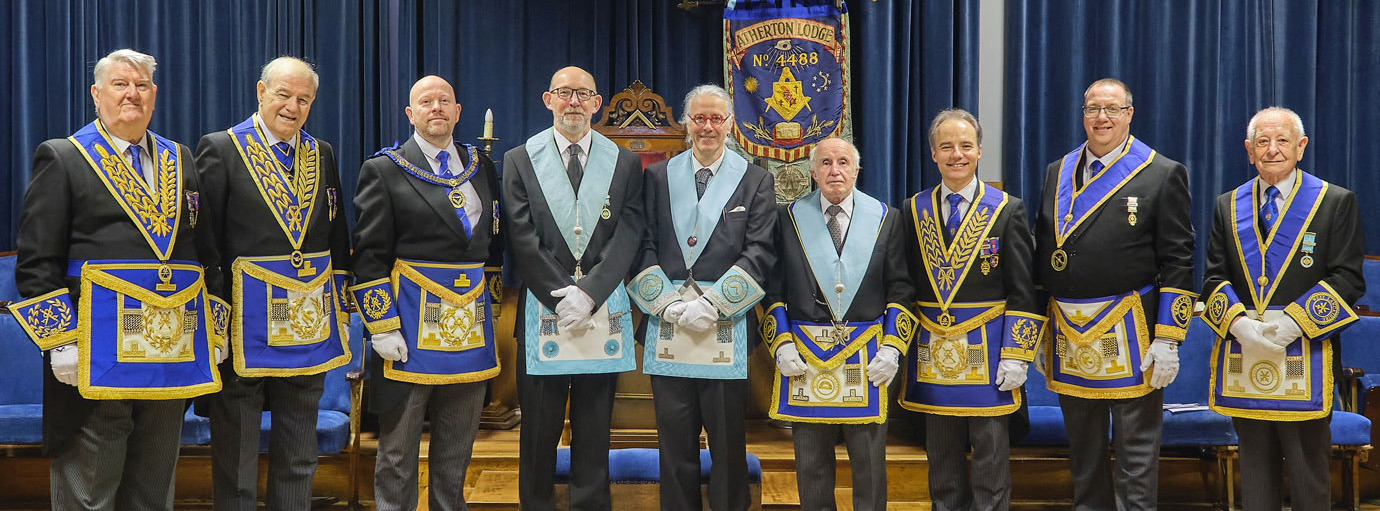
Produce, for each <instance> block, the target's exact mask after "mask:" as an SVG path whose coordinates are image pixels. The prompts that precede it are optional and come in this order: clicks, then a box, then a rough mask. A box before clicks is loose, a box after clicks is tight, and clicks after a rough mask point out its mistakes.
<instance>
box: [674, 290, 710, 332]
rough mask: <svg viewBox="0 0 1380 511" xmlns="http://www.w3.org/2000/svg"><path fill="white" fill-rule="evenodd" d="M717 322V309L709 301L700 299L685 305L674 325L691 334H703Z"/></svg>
mask: <svg viewBox="0 0 1380 511" xmlns="http://www.w3.org/2000/svg"><path fill="white" fill-rule="evenodd" d="M718 322H719V309H717V308H715V307H714V304H712V303H709V300H708V299H707V298H704V297H700V299H698V300H691V301H690V303H687V304H685V313H684V314H682V315H681V316H680V319H678V320H676V324H677V325H679V326H680V327H681V328H684V329H687V330H690V331H692V332H703V331H705V330H709V329H710V328H713V327H714V325H715V324H717V323H718Z"/></svg>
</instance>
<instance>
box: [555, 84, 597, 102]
mask: <svg viewBox="0 0 1380 511" xmlns="http://www.w3.org/2000/svg"><path fill="white" fill-rule="evenodd" d="M546 92H550V93H552V94H555V95H556V97H558V98H561V99H570V95H571V94H574V95H575V97H577V98H580V101H589V98H592V97H594V96H598V95H599V93H598V92H594V91H592V90H589V89H572V88H570V87H560V88H557V89H551V90H549V91H546Z"/></svg>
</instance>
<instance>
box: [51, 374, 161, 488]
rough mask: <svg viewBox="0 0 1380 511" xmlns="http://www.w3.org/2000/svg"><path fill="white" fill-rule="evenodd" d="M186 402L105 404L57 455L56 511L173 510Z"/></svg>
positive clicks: (53, 480) (53, 484)
mask: <svg viewBox="0 0 1380 511" xmlns="http://www.w3.org/2000/svg"><path fill="white" fill-rule="evenodd" d="M186 409H187V402H186V400H183V399H173V400H158V401H148V400H134V399H122V400H114V401H99V402H97V404H96V406H95V408H94V409H93V410H92V411H91V415H89V416H87V419H86V423H85V424H83V425H82V426H81V429H80V430H79V431H78V432H77V434H76V435H74V436H73V437H72V438H70V439H69V440H68V441H67V442H66V443H65V444H63V445H62V446H61V447H60V448H59V449H57V450H56V451H55V452H53V453H52V455H51V464H50V466H49V471H48V475H49V479H50V483H49V488H48V489H49V493H50V494H51V498H52V505H53V509H54V511H78V510H80V511H95V510H100V511H113V510H124V509H140V510H145V509H149V510H156V509H163V510H168V511H171V510H172V508H173V478H174V475H175V473H176V471H177V452H178V447H179V446H180V445H181V439H182V414H183V411H184V410H186Z"/></svg>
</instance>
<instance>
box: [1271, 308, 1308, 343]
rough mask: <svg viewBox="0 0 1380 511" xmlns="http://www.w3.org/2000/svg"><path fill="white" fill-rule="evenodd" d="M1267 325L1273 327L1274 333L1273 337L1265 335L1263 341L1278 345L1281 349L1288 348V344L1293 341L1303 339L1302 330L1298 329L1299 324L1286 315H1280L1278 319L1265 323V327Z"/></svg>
mask: <svg viewBox="0 0 1380 511" xmlns="http://www.w3.org/2000/svg"><path fill="white" fill-rule="evenodd" d="M1269 325H1275V333H1274V334H1273V335H1266V336H1265V339H1266V340H1268V341H1270V342H1272V343H1275V344H1277V345H1279V347H1281V348H1284V347H1288V346H1289V345H1290V344H1293V342H1294V341H1296V340H1298V339H1299V338H1300V337H1303V329H1302V328H1299V323H1298V322H1297V321H1294V318H1292V317H1289V315H1288V314H1281V315H1280V316H1279V317H1278V318H1275V320H1274V321H1271V322H1269V323H1266V326H1269Z"/></svg>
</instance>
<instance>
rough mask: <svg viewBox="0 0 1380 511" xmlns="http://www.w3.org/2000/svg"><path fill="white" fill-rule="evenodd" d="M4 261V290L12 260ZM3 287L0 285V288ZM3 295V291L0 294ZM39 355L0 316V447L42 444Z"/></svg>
mask: <svg viewBox="0 0 1380 511" xmlns="http://www.w3.org/2000/svg"><path fill="white" fill-rule="evenodd" d="M6 261H8V263H9V265H10V270H9V272H8V273H7V274H3V273H0V275H6V276H7V277H6V278H8V279H9V284H8V287H9V288H10V289H11V290H12V289H13V288H14V281H13V275H14V257H13V256H10V257H4V258H0V264H3V263H4V262H6ZM2 287H3V286H0V288H2ZM0 294H3V292H0ZM45 370H46V368H45V366H44V363H43V354H42V353H41V352H39V351H38V346H35V345H34V343H33V341H30V340H29V336H28V334H25V333H24V329H23V328H20V327H19V323H18V322H16V321H15V320H14V318H13V317H10V316H9V315H8V314H5V315H0V374H3V375H4V378H3V381H4V383H3V384H0V444H37V443H40V442H42V441H43V371H45Z"/></svg>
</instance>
